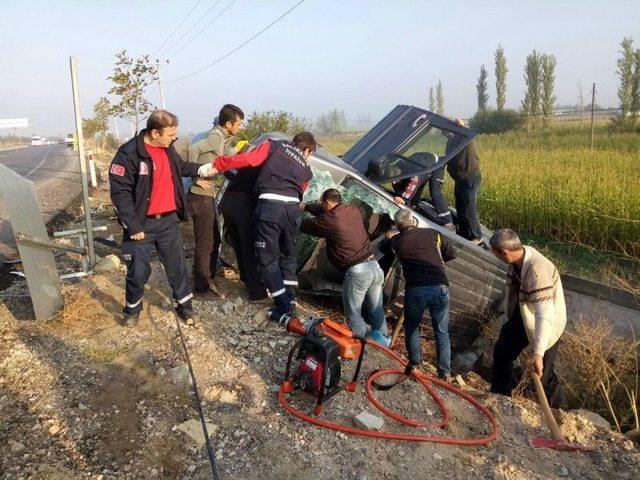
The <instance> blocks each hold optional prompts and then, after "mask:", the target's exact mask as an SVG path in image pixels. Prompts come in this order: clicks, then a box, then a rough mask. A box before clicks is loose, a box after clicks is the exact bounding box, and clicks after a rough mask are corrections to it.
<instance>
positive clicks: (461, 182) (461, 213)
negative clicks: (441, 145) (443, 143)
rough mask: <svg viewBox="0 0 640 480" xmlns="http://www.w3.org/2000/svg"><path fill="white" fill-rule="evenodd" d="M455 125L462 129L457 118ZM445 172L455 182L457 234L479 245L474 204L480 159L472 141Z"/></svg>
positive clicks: (477, 193) (478, 191)
mask: <svg viewBox="0 0 640 480" xmlns="http://www.w3.org/2000/svg"><path fill="white" fill-rule="evenodd" d="M456 123H457V124H458V125H460V126H461V127H464V122H463V121H462V120H460V119H459V118H458V119H456ZM447 171H448V172H449V175H451V178H453V180H454V182H455V186H454V189H453V191H454V195H455V199H456V212H457V214H458V234H460V235H461V236H462V237H464V238H466V239H467V240H471V241H472V242H474V243H480V242H482V230H481V229H480V221H479V220H478V210H477V208H476V204H477V202H478V195H479V193H480V185H481V183H482V175H481V174H480V157H479V156H478V153H477V152H476V146H475V143H474V142H473V140H472V141H471V142H470V143H469V144H468V145H467V146H465V147H464V148H463V149H462V150H460V152H458V153H457V154H456V156H455V157H453V158H452V159H451V160H450V161H449V163H448V164H447Z"/></svg>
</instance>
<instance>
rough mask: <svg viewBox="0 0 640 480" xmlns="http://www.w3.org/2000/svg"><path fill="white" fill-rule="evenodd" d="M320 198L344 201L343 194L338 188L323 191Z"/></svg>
mask: <svg viewBox="0 0 640 480" xmlns="http://www.w3.org/2000/svg"><path fill="white" fill-rule="evenodd" d="M320 200H322V201H323V202H331V203H342V195H340V192H339V191H338V190H337V189H336V188H327V189H326V190H325V191H324V192H322V196H321V197H320Z"/></svg>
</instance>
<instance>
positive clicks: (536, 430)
mask: <svg viewBox="0 0 640 480" xmlns="http://www.w3.org/2000/svg"><path fill="white" fill-rule="evenodd" d="M92 197H93V198H94V200H93V201H94V205H95V206H96V207H98V206H99V205H100V203H102V204H103V208H102V209H101V210H100V211H99V212H96V217H97V220H96V223H97V224H109V228H110V232H108V233H107V235H108V234H109V233H114V234H116V235H115V238H116V240H119V237H118V228H117V226H116V225H115V224H114V223H113V218H112V214H111V209H110V208H109V205H108V204H109V201H108V194H107V192H106V190H104V189H102V190H98V191H96V192H93V194H92ZM77 213H78V212H76V214H77ZM77 217H78V218H79V215H77ZM69 226H71V225H69ZM189 229H190V226H189V225H187V226H185V230H184V231H185V234H186V235H185V236H186V237H187V244H188V245H190V240H189V236H188V232H189ZM108 253H115V254H118V255H119V253H120V252H119V251H118V249H117V248H115V247H109V246H106V245H102V244H99V245H98V254H99V255H101V256H105V255H106V254H108ZM59 261H60V262H61V265H63V266H66V268H72V267H73V266H74V263H73V262H77V259H74V258H73V256H70V257H69V256H65V257H64V258H62V259H59ZM227 277H228V278H221V279H220V283H221V285H222V288H223V289H224V291H225V292H226V293H227V295H228V298H227V299H226V300H215V299H213V298H207V297H204V298H198V299H196V301H195V309H196V312H197V313H198V314H199V316H200V319H201V320H200V322H199V323H198V325H197V326H196V327H195V328H186V329H185V334H186V340H187V345H188V347H189V351H190V354H191V358H192V362H193V365H194V369H195V374H196V376H197V379H198V384H199V387H200V391H201V394H202V397H203V400H204V410H205V414H206V416H207V419H208V421H209V422H210V425H211V429H210V432H211V433H212V440H213V443H214V446H215V449H216V458H217V460H218V466H219V470H220V474H221V476H222V478H238V479H245V478H246V479H254V478H258V477H259V478H265V479H271V478H273V479H302V478H310V479H336V478H344V479H354V480H355V479H360V480H361V479H377V478H385V479H404V478H416V479H420V478H442V477H445V476H446V477H447V478H452V479H453V478H457V479H477V478H487V479H494V478H495V479H522V480H524V479H542V478H556V477H567V478H576V479H578V478H581V479H582V478H588V479H591V478H593V479H607V480H610V479H633V478H637V472H638V471H639V469H640V450H638V447H637V446H634V444H633V443H632V442H631V441H629V440H626V439H624V437H622V436H620V435H617V434H614V433H612V432H611V431H610V429H609V428H608V427H607V426H606V425H604V424H603V423H601V421H600V420H598V419H597V418H595V423H594V422H593V421H591V420H589V419H587V417H585V416H583V415H581V414H579V413H576V412H557V416H558V418H559V420H560V423H561V428H562V431H563V433H564V434H565V435H566V436H567V438H568V439H569V440H570V441H574V442H579V443H583V444H588V445H591V446H593V447H594V450H593V451H592V452H589V453H562V452H556V451H550V450H537V449H533V448H532V447H530V446H529V439H530V438H531V437H532V436H540V435H542V436H546V435H547V431H546V429H545V426H544V425H543V423H542V419H541V416H540V414H539V411H538V408H537V406H536V405H535V404H534V403H533V402H531V401H529V400H526V399H514V400H511V399H508V398H505V397H502V396H497V395H493V394H490V393H488V391H487V390H488V389H487V385H486V383H485V382H484V381H483V380H481V379H480V378H479V377H477V376H476V375H473V374H471V375H470V376H468V377H467V385H466V386H465V387H463V389H464V390H465V391H467V392H468V393H470V394H471V395H472V396H474V397H475V398H476V399H478V400H479V401H480V402H481V403H483V404H484V405H486V406H488V407H489V409H490V411H491V412H493V414H494V415H495V416H496V418H497V420H498V423H499V426H500V435H499V437H498V439H497V440H496V441H495V442H493V443H491V444H490V445H488V446H483V447H456V446H447V445H441V444H430V443H419V444H418V443H408V442H404V443H401V442H393V441H381V440H371V439H365V438H362V437H354V436H347V435H345V434H342V433H336V432H333V431H330V430H325V429H321V428H318V427H315V426H312V425H309V424H307V423H303V422H301V421H299V420H297V419H295V418H293V417H291V416H290V415H288V414H286V413H285V412H284V411H283V409H282V408H281V407H280V405H279V403H278V401H277V397H276V389H277V385H278V384H279V382H280V381H281V379H282V372H283V366H284V361H285V359H286V354H287V352H288V349H289V348H290V346H291V345H292V342H293V341H294V339H293V337H291V336H290V335H288V334H286V333H285V332H283V331H282V329H280V327H278V326H276V325H273V324H270V323H268V322H267V321H266V320H265V317H264V312H263V309H262V308H259V307H256V306H253V305H249V304H248V302H247V297H246V294H245V292H244V290H243V288H242V287H241V284H240V283H239V281H238V279H237V278H236V276H235V275H233V274H228V275H227ZM123 284H124V270H123V269H122V267H121V268H120V269H118V270H115V271H112V272H109V273H105V274H100V275H94V276H92V277H90V278H87V279H83V280H81V281H79V282H78V283H75V284H73V285H68V286H66V287H65V298H66V302H67V305H66V308H65V311H64V312H63V314H62V315H60V316H59V317H58V318H56V319H52V320H51V321H48V322H34V321H33V320H31V318H32V312H31V309H30V306H29V302H28V299H27V298H25V297H20V296H19V294H21V293H22V294H23V293H24V292H25V287H24V286H23V285H22V284H20V283H14V284H13V285H12V286H11V287H9V288H8V289H7V290H5V292H4V294H5V298H4V300H5V302H4V303H3V304H2V305H1V306H0V439H1V440H0V445H1V447H2V448H1V449H0V452H1V453H0V478H3V479H19V478H24V479H27V478H34V479H72V478H73V479H75V478H78V479H80V478H82V479H85V478H91V479H103V480H106V479H146V478H167V479H174V478H185V479H186V478H203V479H204V478H210V470H209V465H208V461H207V458H206V453H205V450H204V447H203V446H202V444H201V443H199V441H200V442H201V440H202V438H200V439H198V431H199V430H198V425H197V424H196V423H195V422H194V421H197V419H198V414H197V410H196V408H195V405H194V401H193V396H192V393H191V387H190V385H189V382H188V376H187V375H186V370H185V366H184V357H183V354H182V350H181V346H180V343H179V340H178V338H177V336H176V329H175V321H174V318H173V316H172V314H171V313H170V311H169V308H168V303H167V302H168V298H169V295H168V293H167V291H166V288H165V282H164V280H163V278H162V276H161V269H160V268H159V266H158V265H157V261H154V270H153V274H152V277H151V280H150V283H149V286H148V289H147V292H146V294H145V309H144V311H143V314H142V316H141V321H140V324H139V325H138V326H137V327H135V328H125V327H122V326H120V325H119V324H118V316H119V312H120V309H121V303H122V301H123V298H124V292H123ZM10 295H13V296H10ZM334 307H335V305H332V304H331V303H327V302H319V301H318V300H314V299H309V298H305V299H302V302H301V306H300V308H301V310H302V312H303V313H314V312H315V313H320V314H333V315H337V313H338V311H337V309H335V308H334ZM403 350H404V349H403V347H402V346H399V350H398V351H399V352H400V353H403ZM387 365H390V363H389V361H388V360H387V359H385V358H383V357H381V356H380V355H379V354H376V353H375V352H373V351H371V353H369V354H367V357H366V360H365V362H364V365H363V370H362V375H361V382H360V385H359V387H358V389H357V391H356V392H355V393H354V394H353V395H351V394H348V393H345V392H343V393H340V394H339V395H338V396H336V397H334V398H333V399H332V400H330V401H329V402H328V404H327V406H326V408H325V412H324V413H323V414H322V415H323V417H324V418H327V419H331V420H334V421H339V422H344V423H346V424H351V421H352V417H353V416H354V415H356V414H358V413H360V412H361V411H362V410H368V411H369V412H371V413H373V414H375V415H378V416H380V417H383V415H382V414H380V413H379V412H377V411H376V410H375V409H374V408H373V407H372V406H371V405H370V404H369V402H368V401H367V400H366V398H365V397H364V395H363V380H364V379H365V378H366V376H368V375H369V373H370V372H371V371H372V370H374V369H376V368H379V367H385V366H387ZM352 367H353V366H352V365H347V370H348V371H350V370H349V369H350V368H352ZM430 368H431V367H430V366H429V365H426V364H425V365H424V366H423V369H424V370H425V371H429V369H430ZM346 376H347V374H346V373H345V377H346ZM440 393H441V395H442V397H443V399H444V401H445V403H446V404H447V406H448V408H449V411H450V413H451V422H450V426H449V427H447V429H445V430H444V431H434V430H433V429H424V430H423V431H422V432H421V433H424V434H432V435H435V434H437V435H443V434H445V435H449V436H453V437H458V438H469V437H478V436H483V435H485V434H486V433H487V432H488V431H489V427H488V425H487V424H486V421H485V420H483V418H482V417H481V416H480V415H479V414H477V413H476V412H474V411H473V410H472V409H470V408H469V406H468V405H467V404H466V403H464V402H461V401H460V400H459V399H457V398H455V397H454V396H452V395H451V394H449V393H446V392H444V391H440ZM378 398H379V399H380V400H381V401H382V402H383V403H384V404H385V405H388V406H389V407H391V408H394V409H397V410H398V411H400V412H401V413H403V414H404V415H406V416H409V417H412V418H417V419H422V420H425V421H430V420H434V419H436V418H438V416H439V413H438V410H437V407H436V406H435V404H434V403H433V402H432V401H431V400H430V399H429V398H428V397H427V396H426V395H424V393H423V392H422V391H421V390H419V386H418V385H417V384H415V383H413V382H405V383H403V384H402V385H400V386H398V387H396V388H394V389H392V390H390V391H388V392H381V393H380V394H379V395H378ZM295 403H296V405H299V406H301V408H303V409H305V410H307V411H309V409H310V407H311V403H310V402H309V401H308V400H305V399H296V400H295ZM384 418H385V425H384V427H383V429H384V430H387V431H395V432H404V433H415V431H414V430H415V429H410V428H408V427H403V426H401V425H399V424H397V423H396V422H394V421H393V420H391V419H389V418H386V417H384ZM194 425H195V426H194ZM185 431H187V432H191V435H190V434H188V433H185Z"/></svg>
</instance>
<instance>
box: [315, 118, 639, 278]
mask: <svg viewBox="0 0 640 480" xmlns="http://www.w3.org/2000/svg"><path fill="white" fill-rule="evenodd" d="M589 133H590V129H589V127H588V125H587V124H586V122H585V125H584V126H583V128H581V127H580V126H579V124H578V123H577V122H576V123H568V122H567V123H558V124H552V125H551V126H550V127H547V128H546V129H538V130H531V131H527V130H521V131H517V132H509V133H505V134H500V135H480V136H479V137H477V139H476V144H477V147H478V152H479V154H480V158H481V168H482V174H483V185H482V189H481V193H480V199H479V201H478V210H479V214H480V219H481V221H482V222H483V223H484V224H485V225H487V227H489V228H492V229H496V228H500V227H509V228H512V229H514V230H516V231H518V232H519V233H520V234H521V235H522V236H523V238H525V239H526V240H527V241H529V242H530V243H534V244H536V245H537V246H538V247H541V248H542V249H543V250H545V251H546V252H547V253H549V254H550V255H551V256H552V257H554V258H555V259H556V260H557V261H558V262H559V263H560V264H561V267H564V269H565V270H569V271H573V272H575V273H578V274H581V275H587V276H591V277H595V278H598V279H601V280H606V281H609V282H611V283H617V284H620V285H622V286H625V284H626V283H628V284H630V285H626V286H627V287H630V286H631V287H637V285H638V284H640V135H638V134H632V133H614V132H612V131H610V129H609V128H608V125H607V122H603V123H601V124H599V125H598V126H597V128H596V133H595V142H594V149H593V151H591V150H590V149H589ZM357 138H358V137H357V135H346V136H340V137H335V138H331V137H329V138H321V139H320V142H321V143H322V144H323V146H324V147H325V148H327V149H328V150H329V151H331V152H333V153H335V154H341V153H343V152H344V151H345V150H347V149H348V148H349V146H350V145H351V144H353V143H354V142H355V141H356V140H357ZM452 190H453V182H452V181H451V179H450V178H448V177H447V180H446V181H445V191H446V193H447V196H448V198H449V199H450V200H451V199H452V198H453V195H452Z"/></svg>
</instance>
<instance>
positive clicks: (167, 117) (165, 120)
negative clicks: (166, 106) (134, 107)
mask: <svg viewBox="0 0 640 480" xmlns="http://www.w3.org/2000/svg"><path fill="white" fill-rule="evenodd" d="M177 126H178V117H176V116H175V115H174V114H173V113H171V112H168V111H166V110H154V111H153V112H152V113H151V115H149V118H147V133H151V130H157V131H158V132H160V133H162V129H163V128H167V127H177Z"/></svg>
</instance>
